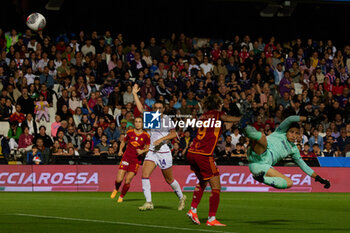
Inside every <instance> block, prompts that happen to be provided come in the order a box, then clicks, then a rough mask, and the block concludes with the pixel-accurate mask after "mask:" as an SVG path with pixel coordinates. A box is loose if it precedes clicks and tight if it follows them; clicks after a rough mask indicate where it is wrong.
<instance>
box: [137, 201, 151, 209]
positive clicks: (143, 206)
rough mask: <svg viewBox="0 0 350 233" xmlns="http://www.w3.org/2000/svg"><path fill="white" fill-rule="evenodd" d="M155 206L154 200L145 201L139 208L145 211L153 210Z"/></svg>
mask: <svg viewBox="0 0 350 233" xmlns="http://www.w3.org/2000/svg"><path fill="white" fill-rule="evenodd" d="M153 209H154V206H153V203H152V202H145V204H143V205H142V206H140V207H139V210H141V211H145V210H153Z"/></svg>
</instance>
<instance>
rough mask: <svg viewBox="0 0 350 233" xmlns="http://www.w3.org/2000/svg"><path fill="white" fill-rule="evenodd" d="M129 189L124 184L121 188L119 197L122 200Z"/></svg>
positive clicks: (128, 185)
mask: <svg viewBox="0 0 350 233" xmlns="http://www.w3.org/2000/svg"><path fill="white" fill-rule="evenodd" d="M129 188H130V184H124V185H123V188H122V193H121V194H120V197H121V198H123V197H124V196H125V194H126V193H127V192H128V190H129Z"/></svg>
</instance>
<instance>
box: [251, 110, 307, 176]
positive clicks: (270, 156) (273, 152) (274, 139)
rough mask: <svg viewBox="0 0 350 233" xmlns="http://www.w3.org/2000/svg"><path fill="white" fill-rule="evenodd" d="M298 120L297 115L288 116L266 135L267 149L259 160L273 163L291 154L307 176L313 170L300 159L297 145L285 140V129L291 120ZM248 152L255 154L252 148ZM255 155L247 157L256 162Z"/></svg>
mask: <svg viewBox="0 0 350 233" xmlns="http://www.w3.org/2000/svg"><path fill="white" fill-rule="evenodd" d="M298 121H300V117H299V116H290V117H288V118H286V119H285V120H284V121H283V122H282V123H281V124H280V126H279V127H278V128H277V129H276V131H275V132H274V133H272V134H270V135H269V136H267V137H266V138H267V150H266V152H265V153H263V154H262V156H263V158H261V160H260V159H259V160H260V162H263V163H267V164H269V165H275V164H276V163H277V162H279V161H280V160H283V159H284V158H286V157H287V156H291V157H292V158H293V160H294V161H295V163H296V164H297V165H298V166H299V167H300V168H301V169H302V170H303V171H304V172H305V173H306V174H308V175H309V176H311V175H312V173H313V172H314V171H313V170H312V169H311V168H310V167H309V166H308V165H307V164H306V163H305V162H304V160H303V159H302V157H301V156H300V152H299V150H298V147H297V146H296V145H295V144H294V143H291V142H289V141H288V140H287V135H286V133H287V130H288V129H289V127H290V125H291V124H292V123H293V122H298ZM250 153H252V154H255V153H254V152H253V151H252V150H250ZM256 159H257V157H256V156H254V155H253V156H252V157H251V158H249V161H250V162H258V161H257V160H256Z"/></svg>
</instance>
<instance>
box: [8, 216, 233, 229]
mask: <svg viewBox="0 0 350 233" xmlns="http://www.w3.org/2000/svg"><path fill="white" fill-rule="evenodd" d="M12 215H16V216H25V217H34V218H46V219H60V220H68V221H80V222H95V223H109V224H118V225H128V226H137V227H150V228H161V229H168V230H183V231H200V232H213V233H235V232H232V231H215V230H206V229H195V228H184V227H170V226H160V225H149V224H140V223H129V222H114V221H106V220H98V219H84V218H68V217H58V216H46V215H36V214H23V213H16V214H12Z"/></svg>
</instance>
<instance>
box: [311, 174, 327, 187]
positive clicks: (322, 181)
mask: <svg viewBox="0 0 350 233" xmlns="http://www.w3.org/2000/svg"><path fill="white" fill-rule="evenodd" d="M315 181H316V182H320V183H321V184H324V186H323V187H324V188H325V189H329V187H331V183H330V182H329V180H325V179H323V178H321V176H319V175H317V176H316V178H315Z"/></svg>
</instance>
